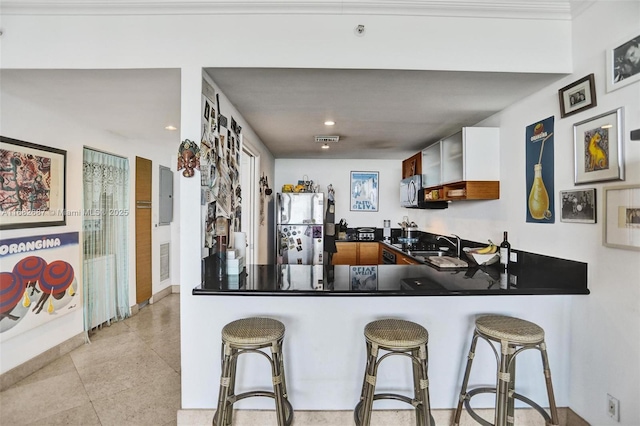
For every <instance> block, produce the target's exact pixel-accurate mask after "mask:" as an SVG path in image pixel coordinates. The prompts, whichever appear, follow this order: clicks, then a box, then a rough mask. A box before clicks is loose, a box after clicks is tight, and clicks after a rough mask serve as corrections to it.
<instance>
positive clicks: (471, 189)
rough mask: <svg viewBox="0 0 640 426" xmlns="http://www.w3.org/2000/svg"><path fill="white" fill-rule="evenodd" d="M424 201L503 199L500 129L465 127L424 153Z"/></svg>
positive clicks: (429, 147) (428, 148) (431, 146)
mask: <svg viewBox="0 0 640 426" xmlns="http://www.w3.org/2000/svg"><path fill="white" fill-rule="evenodd" d="M422 172H423V175H422V181H423V185H422V186H423V188H425V190H424V191H425V194H424V195H425V201H427V202H428V201H437V200H456V199H458V200H465V199H496V198H499V196H500V190H499V181H500V129H498V128H497V127H463V128H462V130H461V131H460V132H457V133H455V134H453V135H451V136H449V137H446V138H444V139H442V140H440V141H438V142H436V143H434V144H432V145H430V146H428V147H427V148H425V149H424V150H423V151H422Z"/></svg>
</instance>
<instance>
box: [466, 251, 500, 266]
mask: <svg viewBox="0 0 640 426" xmlns="http://www.w3.org/2000/svg"><path fill="white" fill-rule="evenodd" d="M462 250H463V251H464V252H465V254H466V255H467V257H468V258H469V259H470V260H471V261H472V262H474V263H475V264H477V265H480V266H486V265H493V264H494V263H496V262H497V261H498V260H500V253H498V252H495V253H476V252H474V250H475V249H472V248H470V247H465V248H464V249H462Z"/></svg>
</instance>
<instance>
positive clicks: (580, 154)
mask: <svg viewBox="0 0 640 426" xmlns="http://www.w3.org/2000/svg"><path fill="white" fill-rule="evenodd" d="M622 112H623V108H622V107H620V108H618V109H616V110H613V111H609V112H607V113H604V114H601V115H598V116H596V117H592V118H589V119H587V120H584V121H581V122H579V123H575V124H574V125H573V145H574V156H575V158H574V165H575V178H574V181H575V183H576V184H582V183H591V182H603V181H610V180H624V152H623V143H622V139H623V138H622V135H623V129H622Z"/></svg>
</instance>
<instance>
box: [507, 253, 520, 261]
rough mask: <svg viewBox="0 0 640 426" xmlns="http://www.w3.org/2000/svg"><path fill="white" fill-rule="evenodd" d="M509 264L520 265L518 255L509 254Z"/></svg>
mask: <svg viewBox="0 0 640 426" xmlns="http://www.w3.org/2000/svg"><path fill="white" fill-rule="evenodd" d="M509 262H511V263H518V253H514V252H511V253H509Z"/></svg>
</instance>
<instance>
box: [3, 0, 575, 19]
mask: <svg viewBox="0 0 640 426" xmlns="http://www.w3.org/2000/svg"><path fill="white" fill-rule="evenodd" d="M585 2H587V1H586V0H579V1H577V2H576V1H575V0H573V1H564V0H546V1H531V0H439V1H438V0H397V1H395V0H344V1H335V0H237V1H233V0H195V1H191V0H138V1H131V0H112V1H106V0H66V1H60V0H50V1H46V0H3V1H2V2H1V3H0V11H1V12H2V14H3V15H203V14H204V15H207V14H209V15H242V14H258V15H259V14H285V15H291V14H325V15H392V16H393V15H395V16H441V17H481V18H505V19H544V20H571V17H572V14H571V3H585Z"/></svg>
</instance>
